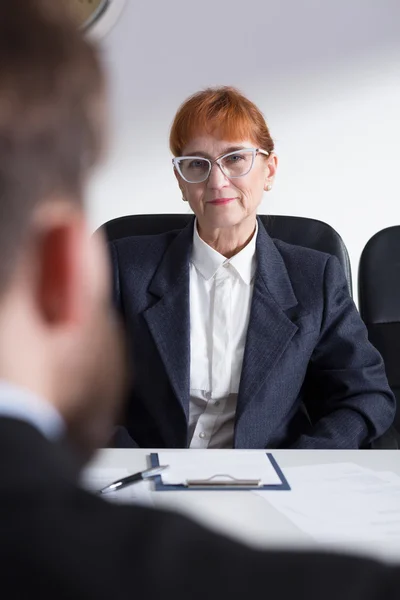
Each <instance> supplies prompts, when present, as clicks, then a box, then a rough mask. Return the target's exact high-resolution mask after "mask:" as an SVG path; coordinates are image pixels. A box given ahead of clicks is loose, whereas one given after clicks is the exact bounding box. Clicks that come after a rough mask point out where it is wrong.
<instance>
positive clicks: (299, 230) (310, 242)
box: [101, 214, 352, 294]
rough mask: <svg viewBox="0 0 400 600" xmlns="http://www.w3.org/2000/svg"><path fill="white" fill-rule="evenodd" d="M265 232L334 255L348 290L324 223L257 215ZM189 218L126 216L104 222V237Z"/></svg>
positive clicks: (149, 230)
mask: <svg viewBox="0 0 400 600" xmlns="http://www.w3.org/2000/svg"><path fill="white" fill-rule="evenodd" d="M260 218H261V221H262V222H263V224H264V226H265V228H266V230H267V231H268V233H269V235H270V236H271V237H273V238H277V239H279V240H282V241H284V242H287V243H289V244H296V245H298V246H304V247H306V248H313V249H314V250H320V251H321V252H327V253H328V254H333V255H335V256H337V257H338V259H339V261H340V263H341V265H342V267H343V269H344V272H345V274H346V278H347V282H348V285H349V290H350V294H351V293H352V282H351V268H350V260H349V255H348V252H347V248H346V246H345V245H344V243H343V240H342V238H341V237H340V235H339V234H338V233H337V232H336V231H335V230H334V229H333V227H331V226H330V225H327V224H326V223H323V222H322V221H317V220H316V219H308V218H305V217H289V216H286V215H285V216H280V215H279V216H278V215H272V216H267V215H260ZM191 219H193V215H190V214H165V215H129V216H125V217H119V218H117V219H112V220H111V221H108V222H107V223H105V224H104V225H103V226H102V227H101V229H103V230H104V232H105V235H106V237H107V239H108V240H117V239H120V238H123V237H129V236H131V235H149V234H150V235H152V234H157V233H164V232H166V231H172V230H174V229H183V228H184V227H185V226H186V225H187V224H188V223H189V221H190V220H191Z"/></svg>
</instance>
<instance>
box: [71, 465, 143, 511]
mask: <svg viewBox="0 0 400 600" xmlns="http://www.w3.org/2000/svg"><path fill="white" fill-rule="evenodd" d="M128 475H130V473H129V471H128V469H102V468H89V469H86V470H85V471H84V473H83V477H82V485H83V487H85V488H86V489H87V490H89V491H91V492H93V493H97V492H98V491H99V490H101V489H102V488H104V487H106V486H107V485H109V484H110V483H112V482H113V481H116V480H119V479H122V478H123V477H127V476H128ZM101 498H103V499H104V500H107V501H110V502H118V503H123V504H132V503H134V504H142V505H145V506H152V505H153V499H152V496H151V493H150V489H149V484H148V482H140V483H135V484H133V485H130V486H128V487H126V488H123V489H122V490H119V491H118V492H110V493H107V494H102V495H101Z"/></svg>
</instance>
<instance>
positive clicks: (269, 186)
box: [267, 183, 272, 192]
mask: <svg viewBox="0 0 400 600" xmlns="http://www.w3.org/2000/svg"><path fill="white" fill-rule="evenodd" d="M271 190H272V185H271V184H270V183H269V184H268V185H267V192H270V191H271Z"/></svg>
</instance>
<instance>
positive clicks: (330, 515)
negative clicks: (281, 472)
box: [254, 463, 400, 546]
mask: <svg viewBox="0 0 400 600" xmlns="http://www.w3.org/2000/svg"><path fill="white" fill-rule="evenodd" d="M285 475H286V477H287V478H288V481H289V482H290V485H291V488H292V491H291V492H289V493H288V494H272V493H271V492H262V491H260V492H258V491H256V492H254V493H256V494H259V495H260V496H261V497H263V498H264V499H265V500H267V501H268V502H269V503H270V504H272V505H273V506H274V507H275V508H276V509H277V510H279V511H280V512H281V513H283V514H284V515H285V516H286V517H288V518H289V519H290V520H291V521H292V522H293V523H294V524H295V525H297V527H299V528H300V529H302V530H303V531H305V532H306V533H308V534H309V535H310V536H312V537H313V538H314V539H316V540H318V541H321V542H332V543H338V544H340V545H343V544H348V543H350V542H355V543H358V544H359V545H360V546H362V544H366V543H371V542H376V543H381V544H394V545H400V477H398V476H397V475H396V474H394V473H387V472H384V473H379V472H376V471H372V470H370V469H365V468H362V467H359V466H358V465H356V464H352V463H336V464H327V465H312V466H304V467H292V468H287V469H285Z"/></svg>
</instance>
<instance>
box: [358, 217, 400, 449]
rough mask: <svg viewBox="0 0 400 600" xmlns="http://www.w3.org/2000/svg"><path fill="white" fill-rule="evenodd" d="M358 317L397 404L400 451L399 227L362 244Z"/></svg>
mask: <svg viewBox="0 0 400 600" xmlns="http://www.w3.org/2000/svg"><path fill="white" fill-rule="evenodd" d="M358 295H359V306H360V313H361V316H362V318H363V320H364V322H365V324H366V326H367V329H368V336H369V339H370V341H371V342H372V343H373V344H374V346H375V347H376V348H377V349H378V350H379V352H380V353H381V354H382V356H383V360H384V361H385V366H386V373H387V376H388V380H389V384H390V387H391V388H392V390H393V392H394V394H395V396H396V400H397V413H396V418H395V421H394V428H395V429H396V435H397V442H398V445H399V447H400V408H399V405H400V225H396V226H394V227H388V228H386V229H382V231H379V232H378V233H376V234H375V235H374V236H373V237H372V238H371V239H370V240H369V241H368V242H367V244H366V246H365V248H364V250H363V252H362V254H361V259H360V265H359V270H358Z"/></svg>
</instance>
